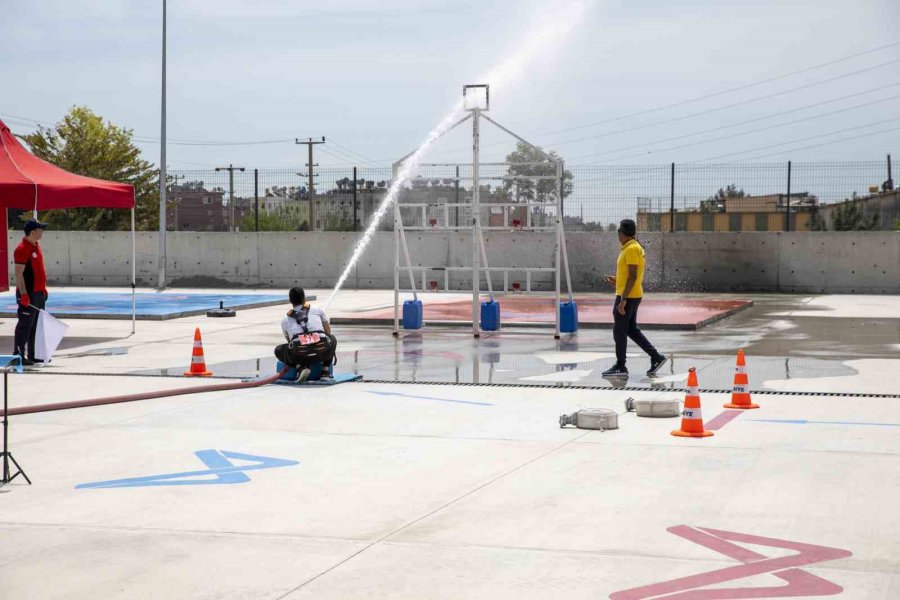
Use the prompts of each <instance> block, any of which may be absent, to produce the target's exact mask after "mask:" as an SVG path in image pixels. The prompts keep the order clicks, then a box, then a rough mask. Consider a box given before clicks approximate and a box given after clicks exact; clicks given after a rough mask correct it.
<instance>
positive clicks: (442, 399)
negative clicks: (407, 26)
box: [366, 390, 493, 406]
mask: <svg viewBox="0 0 900 600" xmlns="http://www.w3.org/2000/svg"><path fill="white" fill-rule="evenodd" d="M366 391H367V392H369V393H370V394H376V395H378V396H402V397H403V398H418V399H420V400H438V401H440V402H456V403H458V404H477V405H479V406H493V404H491V403H490V402H475V401H472V400H454V399H452V398H435V397H434V396H414V395H412V394H401V393H399V392H376V391H374V390H366Z"/></svg>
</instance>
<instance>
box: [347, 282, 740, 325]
mask: <svg viewBox="0 0 900 600" xmlns="http://www.w3.org/2000/svg"><path fill="white" fill-rule="evenodd" d="M520 286H521V284H520ZM575 300H576V301H577V302H578V320H579V322H581V323H612V322H613V315H612V305H613V297H612V296H589V297H584V296H581V297H576V298H575ZM426 301H427V299H426ZM747 304H748V302H747V301H744V300H702V299H689V300H669V299H657V298H645V299H644V300H643V301H642V302H641V310H640V315H639V316H638V318H639V320H640V323H641V325H659V324H672V325H696V324H697V323H701V322H704V321H706V320H707V319H710V318H712V317H716V316H720V315H722V314H723V313H728V312H730V311H732V310H736V309H739V308H742V307H743V306H746V305H747ZM554 310H555V309H554V304H553V299H552V298H546V297H541V296H524V295H523V296H504V297H503V298H501V299H500V317H501V319H502V320H503V321H504V322H512V321H521V322H533V323H537V322H549V321H553V315H554V314H555V313H554ZM424 311H425V320H439V321H465V320H466V319H471V318H472V301H471V300H459V301H454V302H439V303H427V302H426V304H425V308H424ZM393 317H394V309H392V308H390V309H376V310H371V311H364V312H358V313H353V318H355V319H388V318H390V319H393Z"/></svg>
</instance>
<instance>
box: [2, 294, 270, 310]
mask: <svg viewBox="0 0 900 600" xmlns="http://www.w3.org/2000/svg"><path fill="white" fill-rule="evenodd" d="M134 299H135V312H136V313H137V314H138V315H142V316H147V315H150V316H165V315H169V314H173V313H179V312H185V311H196V310H209V309H210V308H218V306H219V301H220V300H222V301H223V302H224V303H225V306H248V305H254V304H267V303H271V302H273V301H276V300H284V298H283V297H282V296H279V295H275V294H176V293H171V292H164V293H144V292H142V293H138V294H135V298H134ZM47 307H48V309H49V310H50V311H51V312H53V313H65V314H84V315H106V314H113V315H130V314H131V292H130V291H129V292H127V293H113V292H60V291H54V292H53V293H52V294H50V298H49V300H48V304H47ZM15 311H16V300H15V295H14V294H8V293H4V294H0V312H2V313H7V314H9V313H10V312H12V313H14V312H15Z"/></svg>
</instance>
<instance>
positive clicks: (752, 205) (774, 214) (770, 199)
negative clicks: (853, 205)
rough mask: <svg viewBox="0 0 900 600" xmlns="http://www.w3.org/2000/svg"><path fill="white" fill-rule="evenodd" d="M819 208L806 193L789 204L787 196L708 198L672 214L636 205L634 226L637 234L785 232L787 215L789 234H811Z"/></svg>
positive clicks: (800, 193)
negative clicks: (670, 232) (697, 205)
mask: <svg viewBox="0 0 900 600" xmlns="http://www.w3.org/2000/svg"><path fill="white" fill-rule="evenodd" d="M818 206H819V201H818V199H817V198H816V197H815V196H813V195H811V194H810V193H809V192H798V193H796V194H791V195H790V202H788V196H787V194H769V195H765V196H743V197H731V198H718V199H716V198H711V199H709V200H703V201H701V202H700V206H699V207H698V208H693V209H687V210H676V211H675V212H674V213H670V212H668V211H666V212H651V211H650V210H647V209H646V208H644V207H642V206H641V203H638V211H637V226H638V230H639V231H670V230H672V229H674V230H675V231H784V230H785V226H786V223H785V215H787V214H790V220H791V223H790V229H791V231H810V230H811V229H812V226H813V216H814V215H815V214H816V212H817V210H818ZM788 211H789V212H788ZM673 218H674V228H672V227H671V225H672V219H673Z"/></svg>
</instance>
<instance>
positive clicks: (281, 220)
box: [238, 210, 306, 232]
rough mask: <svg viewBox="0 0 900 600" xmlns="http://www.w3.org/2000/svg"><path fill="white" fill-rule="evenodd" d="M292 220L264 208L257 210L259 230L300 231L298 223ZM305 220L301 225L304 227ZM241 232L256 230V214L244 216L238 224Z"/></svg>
mask: <svg viewBox="0 0 900 600" xmlns="http://www.w3.org/2000/svg"><path fill="white" fill-rule="evenodd" d="M293 221H294V220H292V219H289V218H285V215H283V214H281V213H277V212H269V211H265V210H261V211H259V230H260V231H302V229H301V228H300V225H298V224H297V223H294V222H293ZM305 225H306V221H303V223H302V226H304V227H305ZM238 226H239V227H240V230H241V231H243V232H249V231H256V216H255V215H254V214H253V213H250V214H248V215H247V216H245V217H244V218H243V219H242V220H241V222H240V223H239V224H238Z"/></svg>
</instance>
